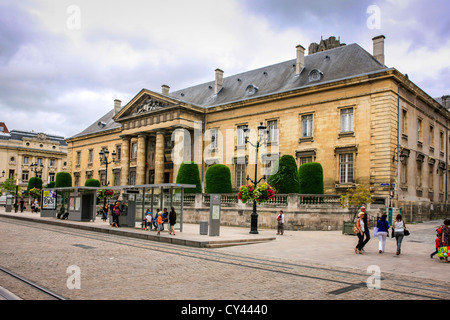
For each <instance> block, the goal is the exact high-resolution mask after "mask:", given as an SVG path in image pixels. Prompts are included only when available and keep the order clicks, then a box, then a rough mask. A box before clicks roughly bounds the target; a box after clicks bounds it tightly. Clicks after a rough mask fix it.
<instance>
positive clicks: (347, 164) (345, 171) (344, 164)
mask: <svg viewBox="0 0 450 320" xmlns="http://www.w3.org/2000/svg"><path fill="white" fill-rule="evenodd" d="M339 173H340V176H339V183H352V182H353V153H346V154H340V155H339Z"/></svg>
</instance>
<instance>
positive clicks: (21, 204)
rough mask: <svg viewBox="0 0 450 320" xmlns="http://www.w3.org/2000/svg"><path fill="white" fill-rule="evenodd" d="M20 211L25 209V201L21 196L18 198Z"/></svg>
mask: <svg viewBox="0 0 450 320" xmlns="http://www.w3.org/2000/svg"><path fill="white" fill-rule="evenodd" d="M19 203H20V212H23V209H25V201H24V200H23V198H20V202H19Z"/></svg>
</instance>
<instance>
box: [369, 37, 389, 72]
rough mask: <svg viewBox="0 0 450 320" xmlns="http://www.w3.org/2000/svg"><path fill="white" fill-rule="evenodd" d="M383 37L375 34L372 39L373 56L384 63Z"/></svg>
mask: <svg viewBox="0 0 450 320" xmlns="http://www.w3.org/2000/svg"><path fill="white" fill-rule="evenodd" d="M384 39H386V37H385V36H383V35H381V36H376V37H375V38H373V39H372V41H373V57H374V58H375V59H377V60H378V61H379V62H380V63H381V64H382V65H384Z"/></svg>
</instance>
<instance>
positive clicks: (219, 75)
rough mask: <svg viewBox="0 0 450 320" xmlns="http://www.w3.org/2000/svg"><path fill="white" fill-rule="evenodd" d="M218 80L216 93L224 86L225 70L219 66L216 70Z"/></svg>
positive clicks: (215, 86)
mask: <svg viewBox="0 0 450 320" xmlns="http://www.w3.org/2000/svg"><path fill="white" fill-rule="evenodd" d="M215 71H216V80H215V84H214V93H215V94H218V93H219V91H220V89H222V87H223V71H222V70H220V69H219V68H217V69H216V70H215Z"/></svg>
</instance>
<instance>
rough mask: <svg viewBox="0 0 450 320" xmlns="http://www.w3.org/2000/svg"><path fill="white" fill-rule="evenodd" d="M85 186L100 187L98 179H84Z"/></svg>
mask: <svg viewBox="0 0 450 320" xmlns="http://www.w3.org/2000/svg"><path fill="white" fill-rule="evenodd" d="M84 186H85V187H101V185H100V180H98V179H86V181H85V183H84Z"/></svg>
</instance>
